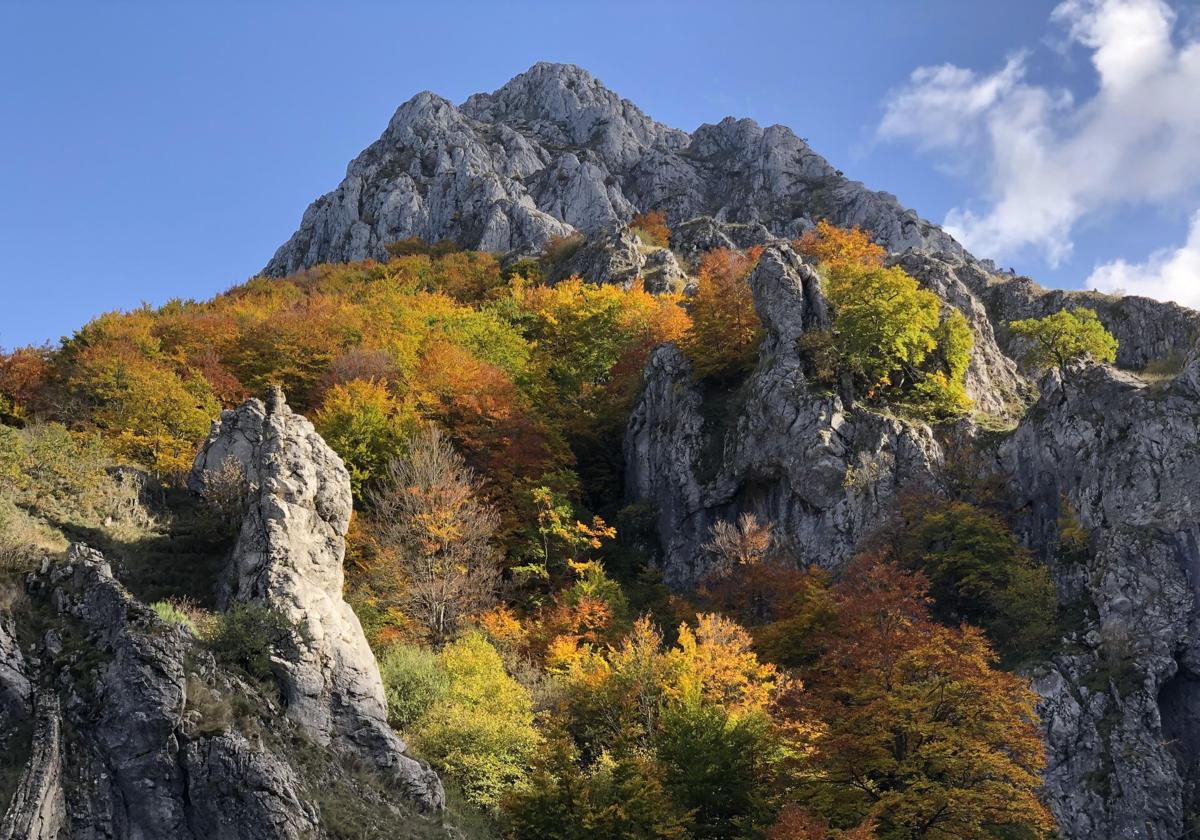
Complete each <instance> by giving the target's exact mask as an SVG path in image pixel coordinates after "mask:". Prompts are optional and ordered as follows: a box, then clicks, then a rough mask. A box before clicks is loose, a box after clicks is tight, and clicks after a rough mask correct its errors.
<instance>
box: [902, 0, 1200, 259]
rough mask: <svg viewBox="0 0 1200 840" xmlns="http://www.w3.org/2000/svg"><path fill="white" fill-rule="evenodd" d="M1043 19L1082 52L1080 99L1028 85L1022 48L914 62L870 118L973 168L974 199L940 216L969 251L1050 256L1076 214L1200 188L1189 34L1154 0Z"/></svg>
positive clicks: (1065, 11) (1199, 88)
mask: <svg viewBox="0 0 1200 840" xmlns="http://www.w3.org/2000/svg"><path fill="white" fill-rule="evenodd" d="M1051 20H1052V21H1053V22H1054V24H1055V25H1057V26H1060V27H1062V30H1063V32H1064V33H1065V38H1066V39H1067V42H1068V43H1069V44H1071V45H1078V46H1082V47H1083V48H1084V49H1086V50H1088V51H1089V52H1090V57H1091V63H1092V67H1093V68H1094V70H1095V72H1096V76H1097V88H1096V91H1095V93H1094V94H1093V95H1092V96H1091V97H1090V98H1088V99H1086V100H1085V101H1078V102H1077V101H1075V100H1074V99H1073V98H1072V97H1071V95H1070V94H1069V93H1067V92H1066V91H1062V90H1057V89H1053V88H1050V87H1047V86H1045V85H1039V84H1034V83H1032V82H1030V81H1029V79H1028V71H1027V67H1028V60H1029V59H1028V56H1027V55H1026V54H1018V55H1016V56H1014V57H1012V58H1010V59H1008V61H1007V62H1006V63H1005V65H1004V66H1003V67H1002V68H1001V69H1000V70H998V71H996V72H994V73H991V74H986V75H980V74H978V73H976V72H975V71H972V70H969V69H964V68H961V67H956V66H953V65H942V66H939V67H921V68H918V69H917V70H915V71H914V72H913V74H912V76H911V77H910V79H909V81H908V83H907V84H906V85H905V86H904V87H903V88H901V89H900V90H899V91H897V92H896V93H895V94H894V95H893V97H892V98H891V101H890V102H889V104H888V105H887V108H886V111H885V114H884V117H883V120H882V121H881V122H880V125H879V129H878V134H879V136H880V137H881V138H884V139H889V140H901V139H902V140H908V141H911V142H913V143H915V144H916V145H917V146H918V147H919V148H921V149H936V150H942V151H952V152H955V153H960V154H961V155H963V156H964V157H965V158H967V159H969V160H972V161H973V162H974V163H975V164H976V165H977V166H980V167H982V172H983V174H984V175H985V177H986V182H987V184H988V190H987V195H986V197H985V199H984V201H983V202H982V203H981V205H980V206H978V207H971V208H965V207H960V208H956V209H954V210H952V211H951V212H950V213H948V214H947V217H946V221H945V226H946V228H947V230H949V231H950V232H951V233H952V234H954V236H956V237H957V238H959V239H960V240H961V241H963V243H964V244H966V245H967V247H968V248H970V249H971V250H972V251H974V252H975V253H977V254H979V255H980V256H988V257H996V258H1001V257H1008V256H1012V255H1014V254H1017V253H1019V252H1021V251H1023V250H1025V249H1029V248H1033V249H1038V250H1040V251H1041V252H1042V253H1043V254H1044V255H1045V256H1046V258H1047V259H1048V260H1049V261H1050V263H1051V264H1053V265H1057V264H1058V263H1060V262H1062V261H1063V260H1064V259H1066V258H1067V257H1069V256H1070V254H1071V248H1072V242H1071V238H1072V232H1073V230H1074V228H1075V226H1076V224H1077V223H1078V222H1079V221H1080V220H1081V219H1083V218H1084V217H1086V216H1088V215H1089V214H1093V213H1101V212H1105V211H1108V210H1111V209H1112V208H1114V207H1117V206H1119V205H1122V204H1136V203H1157V202H1164V201H1168V200H1178V199H1179V198H1180V197H1182V196H1187V195H1188V194H1189V193H1190V192H1191V191H1193V190H1195V189H1196V188H1197V187H1200V38H1197V37H1196V36H1195V35H1194V33H1190V34H1188V33H1182V32H1175V31H1174V30H1175V29H1176V28H1177V27H1176V15H1175V13H1174V11H1173V10H1172V9H1171V8H1170V7H1169V6H1168V5H1167V4H1166V3H1165V2H1163V0H1066V2H1063V3H1061V4H1059V6H1058V7H1057V8H1055V10H1054V11H1053V13H1052V15H1051ZM1178 28H1180V29H1182V27H1178ZM1187 38H1190V40H1187Z"/></svg>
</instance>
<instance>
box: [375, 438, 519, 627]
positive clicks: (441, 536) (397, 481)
mask: <svg viewBox="0 0 1200 840" xmlns="http://www.w3.org/2000/svg"><path fill="white" fill-rule="evenodd" d="M479 493H480V491H479V485H478V482H477V481H476V479H475V473H474V472H473V471H472V470H471V469H470V468H469V467H467V466H466V464H464V463H463V460H462V458H461V457H459V455H458V454H457V453H456V452H455V451H454V449H453V448H452V447H451V446H450V443H449V442H448V441H447V440H446V438H445V436H444V435H443V434H442V432H441V431H440V430H439V429H437V428H436V427H433V426H429V427H426V428H425V429H423V430H422V431H420V432H418V433H417V434H416V435H414V436H413V437H412V438H411V439H410V440H409V442H408V446H407V452H406V453H405V455H404V456H403V457H401V458H398V459H395V460H393V461H392V462H391V464H390V465H389V467H388V471H387V477H386V479H385V481H384V483H383V486H382V487H380V488H379V489H377V490H375V491H372V492H371V494H370V499H371V502H372V510H373V522H374V533H375V538H376V541H377V542H378V544H379V550H380V554H381V555H382V557H381V558H380V560H379V562H382V563H393V564H395V565H396V566H398V568H399V571H400V572H401V574H402V578H403V587H402V589H401V591H400V592H399V593H398V594H397V595H396V597H397V600H398V602H399V604H400V607H401V609H402V610H404V612H405V613H406V614H408V615H409V616H410V617H411V618H413V619H414V620H415V621H417V622H419V623H420V624H421V625H422V626H423V627H424V628H425V631H426V634H427V635H428V637H429V638H430V639H431V640H433V641H435V642H441V641H444V640H446V639H448V638H450V637H451V636H453V634H454V632H455V631H456V630H457V628H458V627H459V625H460V624H461V622H462V620H463V619H464V618H465V617H466V616H468V615H471V614H473V613H475V612H479V611H482V610H484V609H486V608H487V607H489V606H490V605H491V604H492V603H493V601H494V600H495V596H496V588H497V586H498V584H499V565H498V560H497V556H496V549H495V547H494V546H493V545H492V535H493V534H494V533H495V530H496V525H497V522H498V517H497V515H496V512H495V510H493V509H492V508H491V507H490V506H488V505H487V504H485V503H484V502H482V501H480V496H479Z"/></svg>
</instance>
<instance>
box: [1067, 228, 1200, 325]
mask: <svg viewBox="0 0 1200 840" xmlns="http://www.w3.org/2000/svg"><path fill="white" fill-rule="evenodd" d="M1087 286H1088V288H1094V289H1099V290H1100V291H1102V292H1118V293H1121V294H1127V295H1143V296H1145V297H1152V298H1158V299H1159V300H1173V301H1175V302H1176V303H1181V304H1183V305H1184V306H1190V307H1192V308H1193V309H1200V212H1197V213H1196V214H1195V215H1194V216H1193V217H1192V224H1191V228H1190V229H1189V230H1188V238H1187V242H1186V243H1185V244H1184V245H1183V247H1181V248H1177V249H1171V248H1164V249H1163V250H1161V251H1156V252H1155V253H1153V254H1151V255H1150V258H1149V259H1148V260H1146V262H1144V263H1138V264H1132V265H1131V264H1130V263H1127V262H1125V260H1116V261H1114V262H1110V263H1105V264H1104V265H1101V266H1097V267H1096V270H1095V271H1093V272H1092V276H1091V277H1089V278H1088V282H1087Z"/></svg>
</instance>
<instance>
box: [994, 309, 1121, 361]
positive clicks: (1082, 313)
mask: <svg viewBox="0 0 1200 840" xmlns="http://www.w3.org/2000/svg"><path fill="white" fill-rule="evenodd" d="M1008 328H1009V330H1011V331H1012V333H1013V334H1014V335H1017V336H1020V337H1022V338H1024V339H1026V340H1028V342H1029V347H1028V349H1027V350H1026V351H1025V354H1024V356H1023V361H1024V362H1025V364H1026V365H1028V366H1029V367H1031V368H1034V369H1035V370H1045V369H1047V368H1051V367H1058V368H1059V369H1060V370H1061V369H1063V368H1065V367H1066V366H1067V365H1069V364H1071V363H1072V362H1081V361H1091V362H1113V361H1116V358H1117V339H1116V338H1114V337H1113V334H1112V333H1110V332H1109V331H1108V330H1106V329H1105V328H1104V325H1103V324H1101V323H1100V319H1099V318H1098V317H1097V316H1096V313H1095V312H1094V311H1093V310H1091V309H1086V308H1079V309H1075V310H1069V309H1060V310H1059V311H1058V312H1055V313H1054V314H1052V315H1047V316H1046V317H1045V318H1029V319H1026V320H1023V321H1012V322H1010V323H1009V325H1008Z"/></svg>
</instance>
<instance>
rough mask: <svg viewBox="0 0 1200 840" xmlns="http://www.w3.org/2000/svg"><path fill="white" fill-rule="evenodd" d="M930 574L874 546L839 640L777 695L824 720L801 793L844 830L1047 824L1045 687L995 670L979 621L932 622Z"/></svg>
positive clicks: (879, 832)
mask: <svg viewBox="0 0 1200 840" xmlns="http://www.w3.org/2000/svg"><path fill="white" fill-rule="evenodd" d="M926 585H927V584H926V581H925V579H924V577H923V576H922V575H921V574H920V573H910V572H905V571H902V570H900V569H899V568H897V567H896V566H894V565H890V564H887V563H884V562H881V561H879V560H878V558H873V557H866V558H859V559H858V560H856V561H854V562H853V563H852V564H851V566H850V567H849V568H848V569H847V570H846V572H845V575H844V577H843V580H842V582H841V583H839V585H838V586H837V588H836V598H837V601H838V607H839V609H838V621H837V622H836V624H835V627H834V628H833V630H832V632H831V639H830V641H829V646H828V648H827V650H826V652H825V654H824V655H823V656H822V657H821V659H820V660H819V661H818V662H817V663H816V664H815V665H814V666H813V667H812V668H811V669H809V671H808V672H807V674H806V680H805V685H804V687H803V688H802V689H800V688H793V689H792V690H791V691H790V692H789V694H788V696H786V697H785V698H783V699H782V700H781V701H780V704H779V707H780V710H781V714H783V715H785V716H787V715H789V714H790V715H797V716H801V717H803V716H805V715H811V716H815V718H816V719H817V720H819V721H820V722H821V726H822V731H821V733H820V735H819V737H817V738H815V739H814V741H813V754H812V756H811V758H810V759H809V761H810V762H811V764H809V763H806V764H805V765H803V766H802V767H800V768H799V774H798V786H797V787H798V790H799V792H800V802H801V804H802V805H803V806H804V807H805V808H806V809H807V810H809V811H811V812H812V813H814V814H815V815H817V816H819V817H823V818H825V819H827V820H829V822H830V824H831V825H832V826H833V827H834V828H839V829H844V828H854V827H858V826H861V825H863V824H864V823H870V822H873V823H874V825H875V835H874V836H876V837H878V838H880V840H910V839H911V838H925V837H928V838H967V839H968V840H990V838H994V837H995V836H996V835H995V833H994V832H995V831H996V830H997V829H998V828H1005V829H1010V830H1026V831H1031V832H1035V833H1036V832H1040V831H1048V830H1050V829H1051V828H1052V827H1053V822H1052V820H1051V817H1050V815H1049V813H1048V811H1047V810H1046V808H1045V806H1044V805H1043V804H1042V803H1041V801H1040V800H1039V799H1038V796H1037V792H1038V790H1039V788H1040V785H1041V770H1042V768H1043V767H1044V765H1045V755H1044V751H1043V745H1042V740H1041V735H1040V733H1039V731H1038V728H1037V726H1036V714H1035V712H1034V704H1035V702H1036V699H1037V698H1036V695H1035V694H1034V693H1033V691H1032V690H1031V689H1030V688H1029V685H1028V683H1027V682H1026V681H1025V680H1023V679H1022V678H1020V677H1018V676H1016V675H1014V674H1008V673H1004V672H1002V671H997V670H995V669H994V667H993V666H994V664H995V660H996V657H995V654H994V653H993V652H992V649H991V647H990V646H989V645H988V643H987V640H986V639H985V638H984V636H983V633H982V631H980V630H977V629H975V628H972V627H969V626H967V625H963V626H962V627H959V628H950V627H944V626H942V625H939V624H937V623H935V622H933V621H932V620H931V619H930V617H929V614H928V606H927V604H928V596H927V595H926V592H925V591H926ZM801 836H802V835H801Z"/></svg>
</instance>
